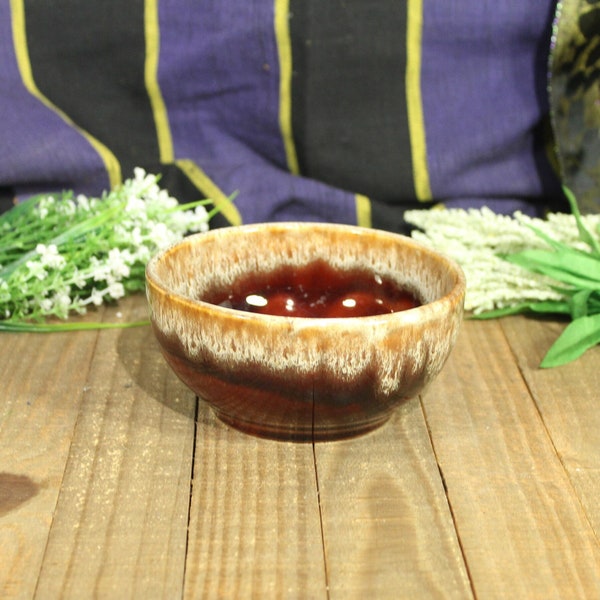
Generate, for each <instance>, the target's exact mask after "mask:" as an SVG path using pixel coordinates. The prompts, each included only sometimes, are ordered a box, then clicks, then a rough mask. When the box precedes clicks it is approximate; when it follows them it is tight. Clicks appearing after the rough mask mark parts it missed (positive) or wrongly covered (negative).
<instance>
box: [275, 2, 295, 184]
mask: <svg viewBox="0 0 600 600" xmlns="http://www.w3.org/2000/svg"><path fill="white" fill-rule="evenodd" d="M288 19H289V0H275V38H276V39H277V51H278V53H279V128H280V130H281V137H282V138H283V145H284V148H285V155H286V159H287V164H288V169H289V170H290V172H291V173H294V175H297V174H298V173H299V172H300V168H299V166H298V156H297V154H296V147H295V146H294V137H293V134H292V44H291V42H290V30H289V25H288Z"/></svg>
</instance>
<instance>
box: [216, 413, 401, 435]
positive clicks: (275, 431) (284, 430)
mask: <svg viewBox="0 0 600 600" xmlns="http://www.w3.org/2000/svg"><path fill="white" fill-rule="evenodd" d="M213 412H214V413H215V415H216V416H217V418H218V419H219V421H221V422H222V423H224V424H225V425H227V426H229V427H232V428H233V429H236V430H237V431H241V432H242V433H246V434H248V435H253V436H255V437H259V438H265V439H270V440H277V441H280V442H300V443H302V442H303V443H308V442H333V441H337V440H344V439H349V438H355V437H358V436H362V435H365V434H367V433H370V432H371V431H374V430H375V429H379V428H380V427H381V426H383V425H384V424H385V423H387V421H388V420H389V418H390V416H391V415H390V414H386V415H384V416H383V417H381V418H379V419H377V420H373V421H369V422H367V423H360V424H355V423H353V424H347V425H345V426H333V425H330V426H327V427H291V426H290V425H289V423H286V424H283V425H281V426H278V425H276V424H266V423H254V422H251V421H244V420H242V419H238V418H236V417H231V416H230V415H227V414H224V413H222V412H219V411H216V410H214V409H213Z"/></svg>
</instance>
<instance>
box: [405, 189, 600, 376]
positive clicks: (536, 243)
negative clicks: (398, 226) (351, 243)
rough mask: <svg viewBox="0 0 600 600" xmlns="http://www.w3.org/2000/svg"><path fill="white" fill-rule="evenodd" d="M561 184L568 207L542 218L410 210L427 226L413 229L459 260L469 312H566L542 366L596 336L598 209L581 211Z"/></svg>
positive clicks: (599, 334)
mask: <svg viewBox="0 0 600 600" xmlns="http://www.w3.org/2000/svg"><path fill="white" fill-rule="evenodd" d="M564 191H565V196H566V198H567V200H568V201H569V204H570V206H571V213H572V214H571V215H561V214H551V215H549V216H548V219H547V220H541V219H531V218H528V217H525V216H524V215H522V214H520V213H516V214H515V215H514V219H510V218H509V217H502V216H499V215H495V214H494V213H492V212H491V211H489V210H488V209H483V210H481V211H468V212H465V211H457V210H453V211H432V212H431V213H430V214H425V213H422V212H421V211H417V212H412V213H409V214H408V215H407V219H408V220H409V221H410V222H412V223H413V224H415V225H418V226H419V227H422V228H423V230H424V232H422V233H419V232H415V233H414V237H416V238H419V239H421V240H422V241H424V242H425V243H430V244H431V245H433V246H435V247H436V248H438V249H439V250H441V251H445V252H446V253H448V254H449V255H451V256H453V257H454V258H455V259H456V260H457V261H458V262H459V263H460V264H461V265H462V266H463V269H464V271H465V274H466V278H467V298H466V302H465V305H466V308H467V310H472V311H473V312H474V318H481V319H491V318H496V317H502V316H507V315H511V314H517V313H523V312H525V313H532V314H558V315H562V316H568V317H570V318H571V321H570V323H569V324H568V325H567V326H566V327H565V329H564V330H563V332H562V333H561V334H560V336H559V337H558V338H557V339H556V341H555V342H554V343H553V344H552V346H551V347H550V348H549V350H548V352H547V353H546V355H545V356H544V358H543V359H542V362H541V363H540V366H541V367H558V366H561V365H565V364H567V363H569V362H571V361H573V360H575V359H577V358H579V357H580V356H581V355H582V354H583V353H584V352H586V351H587V350H589V349H590V348H592V347H594V346H596V345H598V344H600V215H593V216H592V215H588V216H587V217H583V216H582V215H581V213H580V211H579V207H578V206H577V200H576V198H575V196H574V195H573V193H572V192H571V191H570V190H569V189H568V188H566V187H565V188H564ZM532 235H533V237H532Z"/></svg>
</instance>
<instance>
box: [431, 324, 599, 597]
mask: <svg viewBox="0 0 600 600" xmlns="http://www.w3.org/2000/svg"><path fill="white" fill-rule="evenodd" d="M515 326H516V327H518V328H524V321H523V319H522V318H520V319H518V321H517V322H515ZM520 331H521V333H520V334H518V333H515V335H516V336H517V337H518V335H523V334H525V332H526V329H521V330H520ZM424 409H425V413H426V417H427V421H428V425H429V428H430V431H431V435H432V439H433V445H434V449H435V452H436V455H437V459H438V463H439V465H440V469H441V472H442V474H443V476H444V479H445V483H446V486H447V493H448V498H449V502H450V505H451V508H452V511H453V514H454V518H455V522H456V528H457V531H458V535H459V539H460V542H461V545H462V547H463V551H464V554H465V558H466V561H467V565H468V569H469V573H470V576H471V579H472V583H473V587H474V590H475V594H476V595H477V596H478V597H481V598H544V599H549V598H564V597H572V598H597V597H599V596H600V577H599V575H598V574H599V573H600V547H599V545H598V540H597V538H596V537H595V535H594V532H593V530H592V528H591V527H590V523H589V521H588V519H587V517H586V514H585V512H584V511H583V509H582V506H581V502H580V500H579V498H578V496H577V494H576V492H575V490H574V489H573V486H572V485H571V481H570V480H569V477H568V475H567V473H566V472H565V470H564V468H563V465H562V463H561V460H560V458H559V457H558V456H557V454H556V451H555V447H554V444H553V441H552V439H551V438H550V436H549V433H548V430H547V429H546V427H545V426H544V423H543V422H542V419H541V418H540V415H539V413H538V410H537V407H536V405H535V403H534V402H533V400H532V398H531V396H530V394H529V391H528V388H527V385H526V384H525V381H524V380H523V376H522V374H521V372H520V370H519V369H518V368H517V366H516V364H515V362H514V357H513V354H512V351H511V348H510V347H509V345H508V343H507V341H506V338H505V336H504V334H503V330H502V328H501V325H500V324H499V322H497V321H494V322H466V323H465V324H464V327H463V329H462V332H461V335H460V339H459V342H458V345H457V347H456V349H455V350H454V352H453V354H452V356H451V358H450V360H449V362H448V364H447V365H446V367H445V369H444V371H443V373H442V375H441V376H440V377H439V378H438V379H437V380H436V381H435V382H434V384H433V385H432V386H431V388H430V389H429V391H428V392H427V394H426V395H425V397H424Z"/></svg>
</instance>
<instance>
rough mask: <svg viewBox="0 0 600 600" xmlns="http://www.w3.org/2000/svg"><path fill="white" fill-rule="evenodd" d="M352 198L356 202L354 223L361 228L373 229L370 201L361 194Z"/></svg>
mask: <svg viewBox="0 0 600 600" xmlns="http://www.w3.org/2000/svg"><path fill="white" fill-rule="evenodd" d="M354 198H355V200H356V223H357V224H358V225H360V226H361V227H373V221H372V219H371V201H370V200H369V199H368V198H367V197H366V196H363V195H362V194H356V195H355V196H354Z"/></svg>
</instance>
